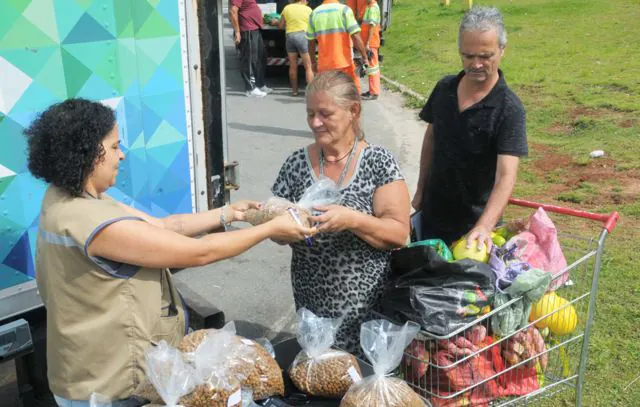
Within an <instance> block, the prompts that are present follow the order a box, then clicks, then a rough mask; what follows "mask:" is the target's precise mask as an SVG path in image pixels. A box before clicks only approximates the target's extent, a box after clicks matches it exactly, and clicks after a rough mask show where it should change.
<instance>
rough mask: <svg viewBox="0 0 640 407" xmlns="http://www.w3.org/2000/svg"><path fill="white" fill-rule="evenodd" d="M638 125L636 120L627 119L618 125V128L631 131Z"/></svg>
mask: <svg viewBox="0 0 640 407" xmlns="http://www.w3.org/2000/svg"><path fill="white" fill-rule="evenodd" d="M635 124H636V120H634V119H627V120H623V121H621V122H620V123H619V124H618V127H620V128H622V129H630V128H631V127H633V126H635Z"/></svg>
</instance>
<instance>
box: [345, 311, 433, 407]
mask: <svg viewBox="0 0 640 407" xmlns="http://www.w3.org/2000/svg"><path fill="white" fill-rule="evenodd" d="M419 331H420V326H419V325H418V324H416V323H413V322H407V323H406V324H404V325H403V326H398V325H395V324H393V323H391V322H389V321H385V320H373V321H368V322H365V323H364V324H362V328H361V329H360V345H361V346H362V350H363V351H364V354H365V355H366V356H367V359H369V361H370V362H371V365H372V366H373V371H374V374H373V376H370V377H367V378H366V379H364V380H362V381H361V382H358V383H356V384H354V385H353V386H351V388H350V389H349V391H348V392H347V394H345V396H344V398H343V399H342V402H341V403H340V407H424V402H423V401H422V399H421V398H420V396H418V395H417V394H416V393H415V392H414V391H413V390H412V389H411V388H410V387H409V385H407V383H406V382H404V381H403V380H400V379H398V378H395V377H386V375H388V374H389V373H391V372H392V371H393V370H394V369H396V368H397V367H398V365H399V364H400V361H401V360H402V356H403V353H404V350H405V348H406V347H407V346H409V344H410V343H411V341H413V339H414V338H415V337H416V335H417V334H418V332H419Z"/></svg>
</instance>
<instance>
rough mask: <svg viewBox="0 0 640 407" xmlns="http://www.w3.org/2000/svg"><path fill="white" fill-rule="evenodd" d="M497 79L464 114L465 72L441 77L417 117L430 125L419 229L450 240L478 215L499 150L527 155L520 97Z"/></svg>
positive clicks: (500, 73) (519, 155)
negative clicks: (460, 97)
mask: <svg viewBox="0 0 640 407" xmlns="http://www.w3.org/2000/svg"><path fill="white" fill-rule="evenodd" d="M498 72H499V75H500V78H499V79H498V82H497V83H496V85H495V86H494V88H493V89H492V90H491V92H489V94H488V95H487V96H486V97H485V98H484V99H482V100H481V101H480V102H478V103H476V104H475V105H473V106H471V107H469V108H468V109H467V110H465V111H463V112H462V113H461V112H460V111H459V109H458V93H457V90H458V84H459V83H460V80H461V79H462V77H463V76H464V71H462V72H460V73H459V74H458V75H457V76H456V75H450V76H445V77H444V78H443V79H441V80H440V81H439V82H438V84H437V85H436V87H435V88H434V90H433V92H432V93H431V96H429V100H428V101H427V104H426V105H425V106H424V108H423V109H422V111H421V112H420V118H421V119H422V120H424V121H426V122H428V123H430V124H431V125H432V126H433V130H434V146H433V159H432V162H431V169H430V177H429V179H428V180H427V183H426V185H425V188H424V195H423V198H422V211H423V223H424V224H423V228H424V230H425V231H426V232H427V234H428V235H430V236H425V237H438V238H441V239H443V240H445V241H446V242H447V243H451V242H452V241H453V240H456V239H458V238H459V237H461V236H462V235H464V234H465V233H467V232H468V231H469V230H470V229H471V228H472V227H473V226H474V225H475V223H476V222H477V220H478V219H479V218H480V216H481V215H482V212H483V211H484V208H485V205H486V204H487V201H488V200H489V195H490V194H491V191H492V189H493V185H494V183H495V177H496V166H497V158H498V155H499V154H506V155H514V156H518V157H521V156H526V155H527V153H528V148H527V135H526V128H525V127H526V126H525V111H524V106H523V105H522V102H520V99H519V98H518V97H517V96H516V94H515V93H513V92H512V91H511V89H509V87H508V86H507V83H506V81H505V80H504V75H503V74H502V71H498Z"/></svg>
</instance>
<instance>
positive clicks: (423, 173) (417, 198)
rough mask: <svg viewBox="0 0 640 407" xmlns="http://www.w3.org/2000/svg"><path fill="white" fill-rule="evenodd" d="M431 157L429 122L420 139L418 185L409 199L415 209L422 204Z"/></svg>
mask: <svg viewBox="0 0 640 407" xmlns="http://www.w3.org/2000/svg"><path fill="white" fill-rule="evenodd" d="M432 158H433V125H431V124H429V125H428V126H427V130H426V131H425V132H424V139H423V140H422V151H421V152H420V174H419V176H418V186H417V188H416V194H415V195H414V197H413V200H412V201H411V206H413V208H414V209H415V210H420V207H421V206H422V194H423V193H424V186H425V183H426V181H427V179H428V178H429V171H430V169H431V160H432Z"/></svg>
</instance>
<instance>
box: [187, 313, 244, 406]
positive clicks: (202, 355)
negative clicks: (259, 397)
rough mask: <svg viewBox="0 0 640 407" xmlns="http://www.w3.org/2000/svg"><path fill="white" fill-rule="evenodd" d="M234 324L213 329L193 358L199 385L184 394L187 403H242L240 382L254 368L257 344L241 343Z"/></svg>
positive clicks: (210, 404)
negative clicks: (187, 393)
mask: <svg viewBox="0 0 640 407" xmlns="http://www.w3.org/2000/svg"><path fill="white" fill-rule="evenodd" d="M236 338H237V337H236V331H235V325H234V324H233V323H230V324H227V325H225V327H224V328H223V329H221V330H210V331H208V332H207V334H206V335H205V336H204V339H203V340H202V342H201V343H200V344H199V345H198V347H197V348H196V349H195V351H194V352H193V354H192V355H190V358H191V359H192V360H193V364H194V366H195V379H196V387H195V388H194V391H193V392H192V393H191V394H189V395H187V396H186V397H183V398H182V400H181V403H182V405H183V406H184V407H232V406H233V407H235V406H238V407H239V406H240V405H241V404H242V395H241V382H242V381H243V380H245V379H246V378H247V377H248V376H249V374H250V372H251V370H252V369H253V365H252V364H253V361H254V360H255V346H252V345H249V344H245V343H242V342H240V343H238V341H237V339H236Z"/></svg>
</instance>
